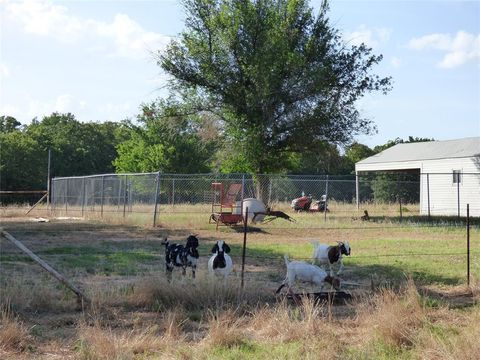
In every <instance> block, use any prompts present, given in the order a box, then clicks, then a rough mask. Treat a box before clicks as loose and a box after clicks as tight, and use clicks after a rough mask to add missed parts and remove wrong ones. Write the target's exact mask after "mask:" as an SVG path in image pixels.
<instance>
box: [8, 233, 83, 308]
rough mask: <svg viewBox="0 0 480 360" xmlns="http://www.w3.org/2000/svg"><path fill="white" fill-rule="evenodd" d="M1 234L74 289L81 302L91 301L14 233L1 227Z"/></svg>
mask: <svg viewBox="0 0 480 360" xmlns="http://www.w3.org/2000/svg"><path fill="white" fill-rule="evenodd" d="M0 232H1V235H2V236H3V237H4V238H5V239H7V240H9V241H10V242H12V243H13V244H14V245H15V246H16V247H18V248H19V249H20V250H22V251H23V252H24V253H25V254H27V255H28V256H30V258H31V259H32V260H33V261H35V262H36V263H37V264H39V265H40V266H41V267H42V268H44V269H45V270H46V271H48V272H49V273H50V274H51V275H52V276H53V277H54V278H56V279H57V280H58V281H60V282H61V283H62V284H64V285H65V286H66V287H68V288H69V289H70V290H72V291H73V292H74V293H75V294H76V295H77V298H78V300H79V302H81V301H82V300H83V301H84V302H85V303H89V302H90V301H89V299H88V298H87V297H86V296H85V294H83V292H82V291H80V289H78V288H77V287H76V286H75V285H73V284H72V283H71V282H70V281H68V280H67V279H66V278H65V277H64V276H63V275H61V274H60V273H58V272H57V271H56V270H55V269H54V268H52V267H51V266H50V265H48V264H47V263H46V262H45V261H44V260H42V259H41V258H39V257H38V256H37V255H36V254H35V253H33V252H32V251H31V250H30V249H28V248H27V247H26V246H25V245H23V244H22V243H21V242H20V241H18V240H17V239H15V238H14V237H13V236H12V235H10V234H9V233H8V232H6V231H4V230H3V229H0Z"/></svg>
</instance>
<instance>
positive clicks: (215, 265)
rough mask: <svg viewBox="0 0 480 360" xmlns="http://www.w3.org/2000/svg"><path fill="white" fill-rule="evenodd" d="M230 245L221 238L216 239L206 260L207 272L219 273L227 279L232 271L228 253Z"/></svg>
mask: <svg viewBox="0 0 480 360" xmlns="http://www.w3.org/2000/svg"><path fill="white" fill-rule="evenodd" d="M229 252H230V246H228V245H227V244H226V243H225V242H224V241H223V240H218V241H217V243H216V244H215V245H214V246H213V248H212V253H213V255H212V256H211V257H210V259H209V260H208V272H209V273H210V274H212V275H213V274H216V275H221V276H223V278H224V279H225V281H227V276H228V275H229V274H230V273H231V272H232V269H233V263H232V258H231V257H230V256H229V255H228V253H229Z"/></svg>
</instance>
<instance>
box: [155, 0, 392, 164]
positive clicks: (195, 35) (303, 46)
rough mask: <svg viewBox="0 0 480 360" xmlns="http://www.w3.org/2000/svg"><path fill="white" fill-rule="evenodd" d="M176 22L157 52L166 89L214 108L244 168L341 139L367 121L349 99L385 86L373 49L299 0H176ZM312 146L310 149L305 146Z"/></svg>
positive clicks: (365, 127)
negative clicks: (167, 78) (181, 21)
mask: <svg viewBox="0 0 480 360" xmlns="http://www.w3.org/2000/svg"><path fill="white" fill-rule="evenodd" d="M184 7H185V10H186V15H187V16H186V28H185V30H184V31H183V32H182V33H181V34H180V35H179V37H178V38H176V39H175V40H172V42H171V43H170V44H169V46H168V48H167V50H166V51H165V52H163V53H161V54H160V55H159V65H160V66H161V67H162V68H163V69H164V70H165V71H166V72H167V73H168V74H170V75H171V76H172V79H173V80H172V84H171V85H172V88H173V89H176V90H180V91H189V92H190V93H191V92H192V91H193V92H195V93H196V94H197V96H199V97H200V98H201V99H202V101H203V107H204V109H202V110H205V108H208V109H210V110H212V111H215V112H216V113H217V114H221V117H222V120H223V126H224V131H225V136H226V138H227V139H229V140H230V141H231V142H232V144H233V145H234V147H233V151H236V152H238V153H241V154H242V156H241V157H242V161H245V162H246V164H247V166H248V169H249V170H250V171H251V172H252V173H254V174H262V173H272V172H278V171H282V170H285V168H286V165H287V164H288V161H289V154H291V153H295V152H297V153H298V152H302V151H305V150H312V147H315V146H317V145H318V143H319V141H320V142H321V141H327V142H336V143H348V142H350V141H351V140H352V139H353V138H354V136H355V135H357V134H359V133H369V132H370V131H371V130H372V129H373V128H374V127H373V125H372V123H371V122H370V121H369V120H368V119H365V118H363V117H362V116H361V114H360V113H359V111H358V110H357V108H356V106H355V105H356V101H357V100H358V99H359V98H361V97H362V96H363V95H365V94H366V93H368V92H371V91H382V92H384V93H385V92H387V91H388V90H389V89H390V86H391V80H390V78H388V77H385V78H382V77H379V76H378V75H375V74H372V72H371V71H372V68H373V67H374V66H375V65H376V64H377V63H378V62H380V61H381V59H382V56H381V55H379V56H376V55H374V54H372V51H371V49H370V48H368V47H367V46H365V45H364V44H362V45H360V46H350V45H349V44H347V43H345V41H344V40H343V39H342V37H341V34H340V33H339V32H338V31H337V30H336V29H335V28H334V27H332V26H331V24H330V22H329V19H328V17H327V11H328V5H327V3H326V2H324V3H322V5H321V7H320V10H319V12H318V15H314V12H313V10H312V8H310V7H309V5H308V1H302V0H256V1H252V0H184ZM313 150H315V149H313Z"/></svg>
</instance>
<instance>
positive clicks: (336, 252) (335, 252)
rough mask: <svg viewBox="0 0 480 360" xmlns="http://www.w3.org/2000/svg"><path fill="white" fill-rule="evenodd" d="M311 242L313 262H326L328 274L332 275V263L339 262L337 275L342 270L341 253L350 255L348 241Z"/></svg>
mask: <svg viewBox="0 0 480 360" xmlns="http://www.w3.org/2000/svg"><path fill="white" fill-rule="evenodd" d="M312 244H313V262H312V263H313V264H315V262H318V263H319V264H328V267H329V270H330V275H332V274H333V273H332V265H333V264H336V263H340V268H339V269H338V271H337V275H340V274H341V273H342V271H343V260H342V255H346V256H349V255H350V245H349V244H348V241H345V242H341V241H338V244H337V245H327V244H320V243H319V242H318V241H312Z"/></svg>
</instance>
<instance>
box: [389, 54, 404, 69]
mask: <svg viewBox="0 0 480 360" xmlns="http://www.w3.org/2000/svg"><path fill="white" fill-rule="evenodd" d="M390 64H391V65H392V66H393V67H394V68H399V67H400V66H401V65H402V60H401V59H400V58H398V57H396V56H392V58H391V59H390Z"/></svg>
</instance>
